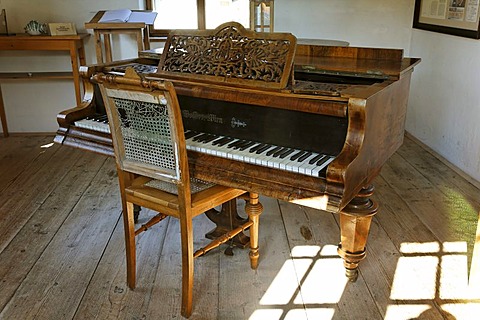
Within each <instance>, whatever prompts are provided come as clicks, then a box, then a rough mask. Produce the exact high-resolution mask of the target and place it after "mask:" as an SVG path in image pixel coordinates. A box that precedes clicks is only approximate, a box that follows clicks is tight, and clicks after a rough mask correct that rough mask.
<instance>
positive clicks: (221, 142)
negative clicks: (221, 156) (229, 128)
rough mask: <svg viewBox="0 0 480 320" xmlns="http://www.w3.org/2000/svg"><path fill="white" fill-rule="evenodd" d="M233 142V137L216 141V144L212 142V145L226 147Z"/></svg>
mask: <svg viewBox="0 0 480 320" xmlns="http://www.w3.org/2000/svg"><path fill="white" fill-rule="evenodd" d="M232 140H233V138H231V137H223V138H220V139H217V140H215V141H214V142H212V144H213V145H217V146H219V147H221V146H224V145H226V144H227V143H229V142H230V141H232Z"/></svg>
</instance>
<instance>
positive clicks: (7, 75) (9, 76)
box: [0, 72, 73, 80]
mask: <svg viewBox="0 0 480 320" xmlns="http://www.w3.org/2000/svg"><path fill="white" fill-rule="evenodd" d="M56 79H73V72H0V80H56Z"/></svg>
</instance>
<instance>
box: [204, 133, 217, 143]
mask: <svg viewBox="0 0 480 320" xmlns="http://www.w3.org/2000/svg"><path fill="white" fill-rule="evenodd" d="M217 138H218V136H217V135H214V134H211V135H210V136H209V137H207V138H205V139H204V140H203V143H209V142H210V141H213V140H215V139H217Z"/></svg>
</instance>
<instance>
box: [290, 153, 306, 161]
mask: <svg viewBox="0 0 480 320" xmlns="http://www.w3.org/2000/svg"><path fill="white" fill-rule="evenodd" d="M305 152H306V151H298V152H297V153H295V154H294V155H293V156H292V157H291V158H290V160H292V161H295V160H297V159H298V158H300V157H301V156H302V155H303V154H304V153H305Z"/></svg>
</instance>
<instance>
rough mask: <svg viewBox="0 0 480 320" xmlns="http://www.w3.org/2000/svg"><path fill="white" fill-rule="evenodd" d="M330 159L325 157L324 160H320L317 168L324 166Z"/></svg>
mask: <svg viewBox="0 0 480 320" xmlns="http://www.w3.org/2000/svg"><path fill="white" fill-rule="evenodd" d="M328 159H330V157H324V158H323V159H321V160H319V161H318V162H317V166H321V165H322V164H324V163H325V162H327V160H328Z"/></svg>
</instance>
